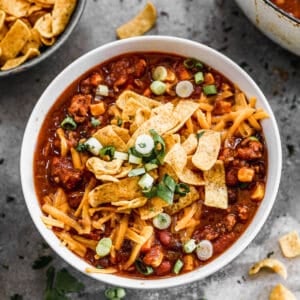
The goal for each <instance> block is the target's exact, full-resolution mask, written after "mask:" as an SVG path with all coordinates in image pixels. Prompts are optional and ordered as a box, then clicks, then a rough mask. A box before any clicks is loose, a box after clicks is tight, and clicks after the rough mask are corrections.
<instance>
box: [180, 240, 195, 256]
mask: <svg viewBox="0 0 300 300" xmlns="http://www.w3.org/2000/svg"><path fill="white" fill-rule="evenodd" d="M196 247H197V245H196V241H195V240H194V239H191V240H188V241H187V242H186V243H185V244H184V245H183V251H184V252H185V253H192V252H193V251H194V250H195V249H196Z"/></svg>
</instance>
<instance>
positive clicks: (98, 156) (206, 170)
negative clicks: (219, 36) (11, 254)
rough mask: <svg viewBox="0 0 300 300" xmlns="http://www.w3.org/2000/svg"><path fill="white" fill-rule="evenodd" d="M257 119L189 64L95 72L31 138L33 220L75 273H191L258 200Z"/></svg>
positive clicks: (149, 59) (146, 57) (147, 57)
mask: <svg viewBox="0 0 300 300" xmlns="http://www.w3.org/2000/svg"><path fill="white" fill-rule="evenodd" d="M267 117H268V115H267V114H266V112H265V111H263V110H262V109H260V108H257V107H256V99H255V98H247V97H246V95H245V94H244V93H243V91H241V90H239V88H238V87H237V86H236V85H235V84H234V83H232V82H231V81H230V80H229V79H227V78H225V77H224V76H223V75H222V74H220V73H218V72H217V71H216V70H214V69H212V68H211V67H209V66H207V65H205V64H204V63H203V62H201V61H199V60H197V59H194V58H186V57H181V56H176V55H172V54H165V53H144V52H141V53H139V52H137V53H128V54H125V55H121V56H118V57H115V58H113V59H111V60H109V61H106V62H104V63H101V64H100V65H98V66H96V67H95V68H93V69H92V70H90V71H88V72H87V73H86V74H84V75H83V76H81V77H80V78H79V79H78V80H77V81H76V82H74V83H72V85H71V86H69V87H68V88H67V89H66V90H65V92H64V93H63V94H62V95H61V96H60V97H59V99H58V100H57V101H56V103H55V104H54V105H53V107H52V108H51V109H50V111H49V112H48V114H47V116H46V118H45V121H44V123H43V126H42V128H41V130H40V133H39V139H38V143H37V146H36V152H35V164H34V174H35V188H36V193H37V195H38V199H39V201H40V205H41V208H42V211H43V213H44V215H43V216H42V220H43V222H44V223H45V225H46V226H47V227H49V228H50V229H52V230H53V232H54V233H55V234H56V236H57V237H58V238H59V239H60V240H61V241H62V243H63V245H65V246H66V247H68V248H69V249H70V250H71V251H73V252H74V253H75V254H77V255H78V256H80V257H81V258H82V259H84V260H85V261H87V262H88V263H89V264H90V265H91V267H90V268H88V269H87V270H86V271H87V272H96V273H116V274H118V275H123V276H128V277H134V278H136V277H142V278H161V277H165V276H177V275H179V274H182V273H185V272H189V271H192V270H194V269H195V268H201V266H203V265H205V264H207V263H209V262H210V261H212V260H213V259H214V258H216V257H217V256H219V255H220V254H222V253H223V252H224V251H226V249H228V248H229V247H230V246H231V245H232V244H233V243H234V242H235V241H236V240H237V239H238V238H239V237H240V236H241V235H242V233H243V232H244V231H245V229H246V228H247V226H248V225H249V223H250V222H251V220H252V218H253V216H254V215H255V213H256V211H257V208H258V207H259V205H260V203H261V201H263V198H264V192H265V185H266V171H267V170H266V169H267V149H266V145H265V141H264V135H263V132H262V127H261V124H260V122H261V120H262V119H264V118H267Z"/></svg>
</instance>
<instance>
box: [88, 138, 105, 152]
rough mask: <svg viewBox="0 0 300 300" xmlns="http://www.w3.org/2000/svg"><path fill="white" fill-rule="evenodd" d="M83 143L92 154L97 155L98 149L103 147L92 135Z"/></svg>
mask: <svg viewBox="0 0 300 300" xmlns="http://www.w3.org/2000/svg"><path fill="white" fill-rule="evenodd" d="M84 144H85V145H87V148H88V150H89V151H90V152H91V153H92V154H94V155H99V152H100V150H101V149H102V148H103V146H102V144H101V143H100V142H99V141H98V140H97V139H96V138H94V137H90V138H89V139H88V140H87V141H86V142H85V143H84Z"/></svg>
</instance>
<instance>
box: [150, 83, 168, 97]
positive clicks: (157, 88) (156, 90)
mask: <svg viewBox="0 0 300 300" xmlns="http://www.w3.org/2000/svg"><path fill="white" fill-rule="evenodd" d="M166 89H167V86H166V84H165V83H163V82H161V81H159V80H155V81H153V82H152V83H151V84H150V90H151V91H152V93H153V94H155V95H157V96H159V95H162V94H164V92H165V91H166Z"/></svg>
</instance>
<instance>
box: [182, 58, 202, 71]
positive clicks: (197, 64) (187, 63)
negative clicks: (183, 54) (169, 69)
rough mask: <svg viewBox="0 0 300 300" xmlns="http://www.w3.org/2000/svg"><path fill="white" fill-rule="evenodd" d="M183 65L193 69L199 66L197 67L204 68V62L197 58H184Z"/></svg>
mask: <svg viewBox="0 0 300 300" xmlns="http://www.w3.org/2000/svg"><path fill="white" fill-rule="evenodd" d="M183 65H184V66H185V67H186V68H187V69H193V68H197V69H202V68H203V64H202V63H201V62H200V61H199V60H197V59H195V58H187V59H185V60H184V62H183Z"/></svg>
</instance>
